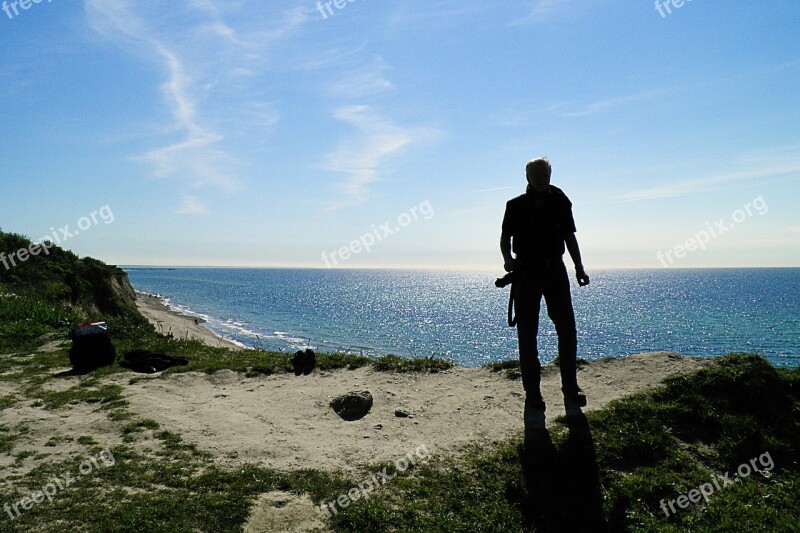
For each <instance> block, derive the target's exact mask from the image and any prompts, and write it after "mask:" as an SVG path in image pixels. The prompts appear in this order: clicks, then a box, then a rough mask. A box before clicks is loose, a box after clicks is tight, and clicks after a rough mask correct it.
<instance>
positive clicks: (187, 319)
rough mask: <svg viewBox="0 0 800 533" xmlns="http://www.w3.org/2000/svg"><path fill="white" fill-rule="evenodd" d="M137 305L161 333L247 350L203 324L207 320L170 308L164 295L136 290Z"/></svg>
mask: <svg viewBox="0 0 800 533" xmlns="http://www.w3.org/2000/svg"><path fill="white" fill-rule="evenodd" d="M136 307H137V308H138V309H139V312H140V313H141V314H142V316H144V317H145V318H146V319H147V320H148V321H149V322H150V323H151V324H153V326H155V328H156V330H157V331H158V332H159V333H162V334H164V335H169V334H172V335H173V336H174V337H175V338H177V339H194V340H199V341H200V342H202V343H204V344H207V345H208V346H211V347H213V348H227V349H229V350H246V349H247V347H245V346H244V345H241V344H238V343H236V342H234V341H231V340H228V339H226V338H225V337H223V336H221V335H218V334H217V333H216V332H214V331H213V330H212V329H210V328H208V327H206V326H203V324H204V323H206V320H205V319H203V318H200V317H195V316H191V315H186V314H183V313H180V312H179V311H176V310H174V309H172V308H170V307H169V306H168V305H167V304H166V303H164V300H163V299H162V297H160V296H158V295H155V294H149V293H146V292H141V291H136Z"/></svg>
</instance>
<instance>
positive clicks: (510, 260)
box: [500, 235, 515, 272]
mask: <svg viewBox="0 0 800 533" xmlns="http://www.w3.org/2000/svg"><path fill="white" fill-rule="evenodd" d="M500 252H501V253H502V254H503V268H504V269H505V271H506V272H511V271H513V270H514V266H515V262H514V257H513V256H512V255H511V237H510V236H508V235H500Z"/></svg>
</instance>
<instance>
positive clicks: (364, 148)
mask: <svg viewBox="0 0 800 533" xmlns="http://www.w3.org/2000/svg"><path fill="white" fill-rule="evenodd" d="M333 116H334V117H335V118H336V119H338V120H341V121H343V122H346V123H348V124H351V125H352V126H354V127H355V129H356V130H357V131H358V136H357V137H356V138H353V139H349V140H345V141H343V142H342V143H341V145H340V147H339V149H338V150H337V151H335V152H333V153H331V154H329V155H328V156H327V157H326V161H325V164H324V165H323V169H324V170H327V171H329V172H335V173H342V174H345V175H346V176H347V177H346V179H344V180H343V181H342V182H340V183H339V189H341V190H342V192H343V193H344V194H345V198H344V199H343V200H339V201H335V202H332V203H330V204H329V205H328V206H327V208H326V209H325V211H326V212H334V211H338V210H340V209H343V208H345V207H349V206H353V205H359V204H363V203H365V202H367V201H368V200H369V185H371V184H372V183H375V182H376V181H378V180H379V170H380V168H381V166H382V165H383V164H384V163H385V161H386V159H388V158H389V157H390V156H393V155H397V154H399V153H401V152H402V151H403V150H404V149H406V148H407V147H409V146H411V145H412V144H417V143H420V142H422V141H426V140H431V139H433V138H435V137H436V135H437V132H436V131H435V130H433V129H426V128H415V129H411V128H401V127H398V126H395V125H394V124H392V123H391V122H390V121H388V120H386V119H384V118H383V117H381V116H380V115H378V114H377V113H376V112H374V111H373V110H372V109H371V108H370V107H369V106H364V105H352V106H346V107H340V108H337V109H335V110H334V112H333Z"/></svg>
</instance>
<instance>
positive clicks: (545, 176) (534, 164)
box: [525, 157, 552, 192]
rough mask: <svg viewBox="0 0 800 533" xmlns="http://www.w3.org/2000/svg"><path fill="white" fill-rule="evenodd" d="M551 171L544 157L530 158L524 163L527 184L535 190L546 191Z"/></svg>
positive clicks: (548, 162)
mask: <svg viewBox="0 0 800 533" xmlns="http://www.w3.org/2000/svg"><path fill="white" fill-rule="evenodd" d="M551 173H552V168H551V167H550V161H549V160H548V159H547V158H546V157H539V158H536V159H531V160H530V161H528V164H527V165H525V176H526V177H527V178H528V184H529V185H530V186H531V188H532V189H533V190H534V191H536V192H545V191H547V187H548V186H549V185H550V174H551Z"/></svg>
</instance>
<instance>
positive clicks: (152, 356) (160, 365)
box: [119, 350, 189, 374]
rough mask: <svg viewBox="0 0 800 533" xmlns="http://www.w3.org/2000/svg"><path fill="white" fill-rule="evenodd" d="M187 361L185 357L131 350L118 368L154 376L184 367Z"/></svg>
mask: <svg viewBox="0 0 800 533" xmlns="http://www.w3.org/2000/svg"><path fill="white" fill-rule="evenodd" d="M188 364H189V360H188V359H186V358H185V357H172V356H171V355H166V354H163V353H161V352H149V351H147V350H133V351H132V352H128V353H126V354H125V355H124V356H123V358H122V361H120V362H119V366H122V367H125V368H128V369H130V370H133V371H134V372H139V373H140V374H155V373H156V372H161V371H162V370H165V369H167V368H169V367H171V366H185V365H188Z"/></svg>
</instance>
